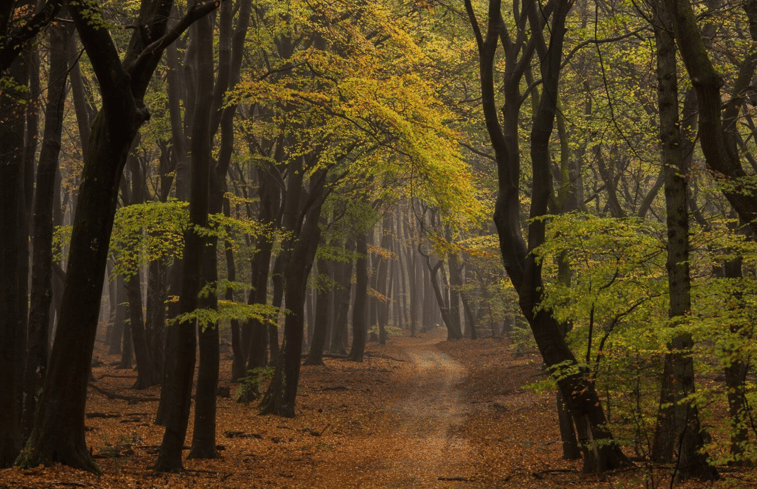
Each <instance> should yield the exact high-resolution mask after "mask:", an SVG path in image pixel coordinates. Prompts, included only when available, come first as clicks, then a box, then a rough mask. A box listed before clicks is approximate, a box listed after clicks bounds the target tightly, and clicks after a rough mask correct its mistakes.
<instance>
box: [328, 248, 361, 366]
mask: <svg viewBox="0 0 757 489" xmlns="http://www.w3.org/2000/svg"><path fill="white" fill-rule="evenodd" d="M344 249H345V252H347V253H350V252H353V251H355V242H354V241H353V240H348V241H347V242H346V243H345V245H344ZM334 269H335V276H334V280H335V281H336V283H337V287H336V289H335V291H334V294H335V297H334V309H335V317H334V330H333V334H332V336H331V351H332V352H334V353H339V354H344V353H345V352H346V349H345V345H344V343H345V341H344V340H345V335H346V333H347V320H348V318H349V312H350V295H351V294H350V292H351V290H352V260H349V261H347V262H345V263H339V264H337V265H336V266H335V267H334Z"/></svg>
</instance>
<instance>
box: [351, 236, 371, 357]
mask: <svg viewBox="0 0 757 489" xmlns="http://www.w3.org/2000/svg"><path fill="white" fill-rule="evenodd" d="M356 243H357V246H356V249H355V251H356V252H357V254H358V258H357V260H356V261H355V271H356V275H357V281H356V283H355V304H354V305H353V306H352V348H351V349H350V354H349V356H348V357H347V359H348V360H351V361H353V362H362V361H363V354H364V353H365V340H366V333H367V330H366V323H365V318H366V310H365V307H366V303H367V301H368V264H367V261H368V240H367V236H366V235H364V234H361V235H360V236H358V238H357V240H356Z"/></svg>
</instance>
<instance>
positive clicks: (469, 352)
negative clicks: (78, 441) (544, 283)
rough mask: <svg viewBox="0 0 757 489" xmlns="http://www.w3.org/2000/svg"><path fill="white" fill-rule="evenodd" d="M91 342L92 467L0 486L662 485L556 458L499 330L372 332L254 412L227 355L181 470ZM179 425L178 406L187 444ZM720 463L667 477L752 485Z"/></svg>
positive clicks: (6, 478)
mask: <svg viewBox="0 0 757 489" xmlns="http://www.w3.org/2000/svg"><path fill="white" fill-rule="evenodd" d="M97 356H98V357H99V359H100V360H101V362H102V365H101V366H98V367H95V368H94V369H93V376H94V379H95V381H94V383H93V386H92V387H91V388H90V390H89V397H88V404H87V420H86V424H87V444H88V446H89V447H90V448H91V451H92V453H93V454H94V456H95V457H96V462H97V463H98V464H99V466H100V468H101V469H102V470H103V472H104V474H103V475H101V476H95V475H92V474H88V473H84V472H80V471H75V470H72V469H69V468H66V467H62V466H55V467H47V468H46V467H38V468H35V469H31V470H18V469H5V470H0V487H2V488H5V487H13V488H34V489H38V488H48V487H49V488H64V487H94V488H153V487H155V488H157V487H168V488H179V487H181V488H183V487H198V488H199V487H210V488H215V487H229V488H237V487H238V488H242V487H244V488H311V487H319V488H352V487H360V488H381V487H393V488H394V487H402V488H404V487H407V488H415V487H438V488H498V487H508V488H510V487H512V488H585V487H588V488H626V487H628V488H631V487H634V488H635V487H644V488H652V487H671V485H670V477H669V475H668V474H669V472H670V471H669V469H665V468H661V469H658V470H652V469H650V468H649V467H648V466H645V465H643V464H639V465H638V466H637V467H635V468H633V469H627V470H622V471H616V472H613V473H611V474H608V475H605V476H603V477H598V476H587V475H583V474H581V473H580V469H581V466H580V462H570V461H564V460H562V459H561V452H562V450H561V446H560V442H559V433H558V431H557V420H556V413H555V408H554V394H552V393H549V392H544V393H537V392H534V391H533V390H524V389H522V386H524V385H527V384H530V383H533V382H534V381H537V380H539V379H541V378H544V373H543V371H542V370H541V368H540V362H539V361H538V359H537V357H536V355H533V354H532V355H525V356H522V357H520V358H513V356H512V355H511V354H510V352H509V347H508V344H507V342H506V341H504V340H502V339H497V338H484V339H479V340H476V341H471V340H460V341H455V342H448V341H444V332H443V331H442V330H438V329H437V330H435V331H433V332H430V333H424V334H421V335H419V336H418V337H416V338H411V337H409V336H398V337H392V338H390V341H389V342H388V344H387V345H386V346H380V345H378V344H375V343H370V344H369V346H368V349H367V354H366V359H365V361H364V362H363V363H354V362H347V361H345V360H341V359H333V358H327V359H326V365H325V366H323V367H308V366H306V367H303V368H302V375H301V385H300V389H299V393H298V412H297V416H296V417H295V418H294V419H284V418H278V417H273V416H258V415H257V410H258V406H257V404H256V403H250V404H240V403H237V402H235V401H234V399H233V397H234V392H235V390H236V388H237V387H236V385H234V384H231V383H229V381H228V379H229V377H230V364H231V362H230V360H229V359H228V358H225V359H224V360H223V361H222V369H221V382H220V387H221V388H220V389H219V398H218V426H217V443H218V445H219V451H220V452H219V453H220V455H221V458H219V459H215V460H185V462H184V466H185V469H186V471H185V472H183V473H181V474H163V473H158V472H155V471H153V470H151V469H150V466H151V465H152V464H153V463H154V462H155V458H156V454H157V449H158V446H159V445H160V441H161V439H162V435H163V429H162V428H161V427H160V426H156V425H154V424H153V423H152V421H153V420H154V417H155V411H156V409H157V405H158V403H157V401H156V399H157V398H158V397H159V389H158V388H157V387H154V388H150V389H146V390H142V391H135V390H131V389H130V386H131V384H133V383H134V381H135V379H136V372H134V371H130V370H117V369H116V367H115V365H114V364H116V363H117V362H116V361H117V358H116V357H112V356H105V355H102V354H97ZM113 394H117V395H118V396H123V397H121V398H118V397H114V396H113ZM129 399H131V400H129ZM191 429H192V427H191V420H190V429H189V437H188V439H187V442H186V444H187V445H189V444H190V443H191ZM187 453H188V451H187ZM725 475H726V476H727V477H726V478H725V480H723V481H720V482H718V483H715V484H709V483H708V484H704V483H700V482H696V481H690V482H688V483H686V484H682V485H678V484H676V486H675V487H677V488H686V489H689V488H691V489H693V488H702V487H718V488H720V487H734V488H736V487H742V488H750V487H757V475H756V474H755V473H754V471H749V470H730V471H728V472H727V473H726V474H725Z"/></svg>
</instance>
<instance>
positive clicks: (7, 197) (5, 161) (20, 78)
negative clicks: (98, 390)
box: [0, 26, 27, 467]
mask: <svg viewBox="0 0 757 489" xmlns="http://www.w3.org/2000/svg"><path fill="white" fill-rule="evenodd" d="M3 27H5V26H3ZM26 72H27V66H26V61H25V60H24V59H23V57H19V58H17V59H16V61H15V62H14V63H13V65H11V67H10V69H9V75H10V78H11V80H13V82H15V83H18V84H19V86H24V85H26V78H27V76H26ZM24 96H25V95H24V94H23V93H22V92H21V91H20V90H16V89H13V88H11V89H6V90H3V92H2V93H0V141H2V149H0V202H2V205H0V236H3V239H0V284H1V286H0V412H2V413H3V414H2V415H0V467H9V466H11V465H12V464H13V462H14V460H15V459H16V456H17V455H18V452H19V450H20V449H21V430H20V425H19V421H20V419H21V406H20V405H19V403H18V396H17V392H18V389H19V387H20V383H19V382H18V380H19V374H20V373H22V372H23V370H22V371H21V372H19V368H20V367H21V368H23V366H22V365H21V366H20V365H19V358H18V355H19V352H21V351H23V350H22V348H23V345H24V344H25V342H24V339H25V337H26V331H25V329H24V325H25V323H26V321H25V318H23V317H22V313H23V312H22V310H21V308H20V298H21V297H22V296H23V297H24V299H26V290H21V287H22V282H21V281H20V272H21V269H20V265H19V263H20V260H21V258H22V250H21V249H20V248H21V246H20V245H21V236H23V237H24V239H26V229H24V228H22V219H21V217H22V213H23V205H24V204H23V200H22V198H23V193H22V185H23V163H24V154H23V152H24V119H25V111H24V108H23V105H22V104H21V103H19V102H18V99H23V97H24Z"/></svg>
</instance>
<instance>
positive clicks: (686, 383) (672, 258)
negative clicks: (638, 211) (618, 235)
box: [652, 0, 717, 480]
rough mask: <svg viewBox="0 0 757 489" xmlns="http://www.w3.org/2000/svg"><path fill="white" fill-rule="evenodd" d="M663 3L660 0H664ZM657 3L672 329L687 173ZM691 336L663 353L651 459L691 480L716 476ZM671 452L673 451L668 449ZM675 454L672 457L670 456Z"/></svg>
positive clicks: (683, 276)
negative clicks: (695, 400) (707, 448)
mask: <svg viewBox="0 0 757 489" xmlns="http://www.w3.org/2000/svg"><path fill="white" fill-rule="evenodd" d="M663 1H664V0H663ZM663 1H660V2H659V3H658V5H657V12H656V14H657V22H655V26H658V25H660V26H662V27H656V28H655V40H656V44H657V81H658V84H659V89H658V104H659V110H660V141H661V143H662V144H661V146H662V164H663V167H664V170H663V171H664V175H665V207H666V210H667V229H668V246H667V249H668V257H667V264H666V268H667V272H668V290H669V295H670V310H669V315H670V319H671V324H672V326H678V322H679V321H680V320H682V319H683V320H685V317H686V316H687V315H688V314H689V313H690V312H691V279H690V275H689V213H688V205H687V202H688V199H687V179H686V175H687V171H688V169H687V168H686V166H685V163H684V158H683V154H682V152H681V133H680V124H679V111H678V84H677V74H676V48H675V43H674V40H673V38H672V36H671V34H670V33H669V31H668V26H671V24H672V22H671V19H670V15H669V13H668V11H667V10H666V7H665V4H664V3H663ZM692 346H693V341H692V339H691V334H690V333H686V332H682V333H678V334H677V335H676V336H675V337H674V338H673V340H672V341H671V343H670V345H669V348H670V352H669V353H667V354H666V355H665V364H664V370H663V382H662V391H661V394H660V406H661V408H660V415H659V417H658V421H657V429H656V431H655V444H654V446H653V450H652V453H653V457H654V458H655V460H657V461H665V462H670V461H672V460H673V459H674V458H675V460H676V472H677V476H678V477H679V478H680V479H684V480H685V479H688V478H691V477H696V478H702V479H707V480H712V479H714V478H717V472H716V470H715V468H714V467H712V466H711V465H709V464H708V463H707V454H706V453H704V452H703V450H702V448H703V446H704V440H703V437H702V433H701V428H700V425H699V416H698V410H697V407H696V405H693V404H691V403H690V402H689V401H688V400H687V398H688V396H690V395H692V394H693V393H694V391H695V387H694V360H693V358H692V357H691V353H690V351H691V347H692ZM671 448H672V450H673V451H671ZM676 451H677V456H675V455H674V452H676Z"/></svg>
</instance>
